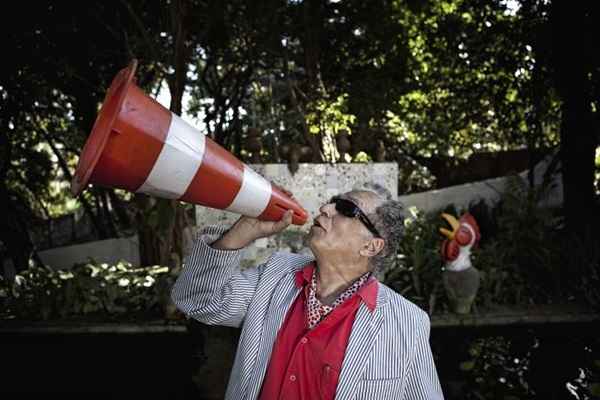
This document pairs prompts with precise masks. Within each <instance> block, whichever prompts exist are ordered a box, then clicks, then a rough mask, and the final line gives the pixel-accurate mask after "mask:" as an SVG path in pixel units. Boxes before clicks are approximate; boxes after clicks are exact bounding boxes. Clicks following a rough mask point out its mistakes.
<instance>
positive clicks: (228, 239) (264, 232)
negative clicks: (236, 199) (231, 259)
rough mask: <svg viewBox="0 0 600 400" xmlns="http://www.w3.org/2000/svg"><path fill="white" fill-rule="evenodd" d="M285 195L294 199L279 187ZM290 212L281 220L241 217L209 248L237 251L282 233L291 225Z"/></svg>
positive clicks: (291, 213) (288, 192) (287, 191)
mask: <svg viewBox="0 0 600 400" xmlns="http://www.w3.org/2000/svg"><path fill="white" fill-rule="evenodd" d="M279 189H280V190H281V191H283V192H284V193H285V194H287V195H288V196H290V197H291V198H294V195H293V194H292V193H291V192H290V191H289V190H286V189H283V188H281V187H279ZM293 213H294V212H293V211H292V210H288V211H287V212H286V213H285V214H283V217H281V220H279V221H277V222H273V221H261V220H259V219H256V218H252V217H246V216H241V217H240V219H238V220H237V222H236V223H235V224H233V226H232V227H231V229H230V230H229V231H227V233H225V234H224V235H223V236H222V237H221V238H220V239H219V240H217V241H216V242H214V243H213V244H212V245H211V247H212V248H214V249H219V250H237V249H241V248H243V247H246V246H248V245H249V244H250V243H252V242H254V241H255V240H256V239H259V238H263V237H269V236H271V235H274V234H276V233H279V232H281V231H283V230H284V229H285V228H287V227H288V226H289V225H290V224H291V223H292V215H293Z"/></svg>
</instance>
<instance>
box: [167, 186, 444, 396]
mask: <svg viewBox="0 0 600 400" xmlns="http://www.w3.org/2000/svg"><path fill="white" fill-rule="evenodd" d="M319 211H320V213H319V215H318V216H317V217H316V218H314V223H313V225H312V226H311V228H310V232H309V234H308V235H309V236H308V243H309V247H310V249H311V250H312V253H313V255H314V258H312V257H308V256H303V255H297V254H287V253H276V254H274V255H272V256H271V258H270V259H269V260H268V261H267V262H266V263H264V264H263V265H261V266H259V267H257V268H247V269H243V270H240V268H239V260H240V253H241V252H240V249H243V248H244V247H246V246H248V245H249V244H250V243H252V242H253V241H254V240H256V239H258V238H261V237H267V236H270V235H273V234H276V233H278V232H281V231H282V230H283V229H285V228H286V227H287V226H288V225H289V224H290V223H291V219H292V218H291V213H288V214H286V215H285V216H284V217H283V219H282V220H281V221H279V222H268V221H259V220H256V219H252V218H248V217H242V218H240V219H239V220H238V221H237V222H236V223H235V224H234V225H233V226H232V227H231V228H230V229H229V230H227V231H225V230H223V229H219V228H210V227H209V228H207V229H206V230H205V231H204V232H203V233H202V234H201V235H200V236H199V238H198V240H197V242H196V244H195V248H194V250H193V251H192V254H191V255H190V256H189V259H188V260H187V263H186V266H185V268H184V270H183V272H182V273H181V275H180V276H179V278H178V280H177V282H176V283H175V286H174V288H173V293H172V296H173V300H174V301H175V303H176V304H177V306H178V307H179V308H180V309H181V310H182V311H183V312H184V313H185V314H187V315H188V316H190V317H192V318H195V319H197V320H199V321H201V322H203V323H206V324H214V325H226V326H234V327H239V326H242V332H241V337H240V342H239V346H238V351H237V354H236V357H235V363H234V366H233V370H232V372H231V376H230V379H229V385H228V388H227V395H226V398H227V399H261V400H271V399H282V400H283V399H285V400H290V399H305V400H312V399H344V400H345V399H356V400H358V399H369V400H372V399H442V398H443V396H442V392H441V389H440V384H439V381H438V377H437V372H436V369H435V365H434V362H433V358H432V355H431V349H430V346H429V318H428V316H427V314H426V313H425V312H423V311H422V310H420V309H419V308H418V307H416V306H415V305H414V304H412V303H410V302H409V301H408V300H406V299H405V298H403V297H402V296H401V295H399V294H398V293H396V292H394V291H392V290H391V289H389V288H388V287H387V286H385V285H383V284H381V283H380V282H378V281H377V280H376V279H375V277H374V276H373V275H372V271H373V269H374V268H376V267H377V266H378V265H379V264H380V263H381V262H382V261H383V260H384V259H385V257H387V256H391V255H393V254H394V253H395V247H396V244H397V241H398V237H399V236H400V234H401V231H402V225H403V219H402V207H401V206H400V204H399V203H398V202H396V201H393V200H388V199H383V198H382V197H380V196H379V195H378V194H376V193H375V192H372V191H351V192H348V193H345V194H342V195H340V196H337V197H334V198H332V199H331V200H330V201H329V202H328V203H327V204H325V205H323V206H321V208H320V209H319Z"/></svg>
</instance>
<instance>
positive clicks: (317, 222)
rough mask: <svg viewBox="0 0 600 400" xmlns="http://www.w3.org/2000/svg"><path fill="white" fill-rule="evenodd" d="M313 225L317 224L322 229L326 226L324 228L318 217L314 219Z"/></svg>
mask: <svg viewBox="0 0 600 400" xmlns="http://www.w3.org/2000/svg"><path fill="white" fill-rule="evenodd" d="M313 226H316V227H317V228H321V229H323V230H325V228H323V226H322V225H321V224H320V223H319V221H318V220H317V219H313Z"/></svg>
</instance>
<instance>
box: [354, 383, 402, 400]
mask: <svg viewBox="0 0 600 400" xmlns="http://www.w3.org/2000/svg"><path fill="white" fill-rule="evenodd" d="M402 381H403V379H402V378H391V379H362V380H361V381H360V382H359V384H358V387H357V393H356V397H355V400H377V399H382V400H383V399H394V400H400V394H401V393H402V384H403V382H402Z"/></svg>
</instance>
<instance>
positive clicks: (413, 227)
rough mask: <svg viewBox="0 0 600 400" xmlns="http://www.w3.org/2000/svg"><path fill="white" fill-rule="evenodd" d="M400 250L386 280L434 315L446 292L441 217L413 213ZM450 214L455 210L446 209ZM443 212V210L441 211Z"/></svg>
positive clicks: (436, 214)
mask: <svg viewBox="0 0 600 400" xmlns="http://www.w3.org/2000/svg"><path fill="white" fill-rule="evenodd" d="M411 211H412V218H407V219H406V220H405V225H406V227H405V231H404V234H403V237H402V240H401V242H400V244H399V247H398V256H397V257H398V258H397V262H396V265H395V266H393V267H392V268H391V269H390V270H389V271H388V273H387V275H386V277H385V282H386V283H387V284H389V285H390V286H391V287H392V288H393V289H395V290H396V291H398V292H399V293H400V294H402V295H403V296H405V297H407V298H409V299H410V300H411V301H414V302H415V303H417V304H419V305H420V306H421V307H422V308H424V309H427V310H429V312H430V313H432V312H433V310H434V308H435V305H436V302H437V300H438V298H439V297H440V296H441V295H442V293H443V287H442V275H441V273H442V268H441V267H442V259H441V256H440V252H439V244H440V239H439V237H440V236H439V232H438V227H439V219H440V218H439V215H440V213H430V214H428V215H425V214H424V213H422V212H420V211H417V210H411ZM445 211H446V212H451V213H452V210H450V209H448V210H445ZM440 212H441V211H440Z"/></svg>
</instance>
